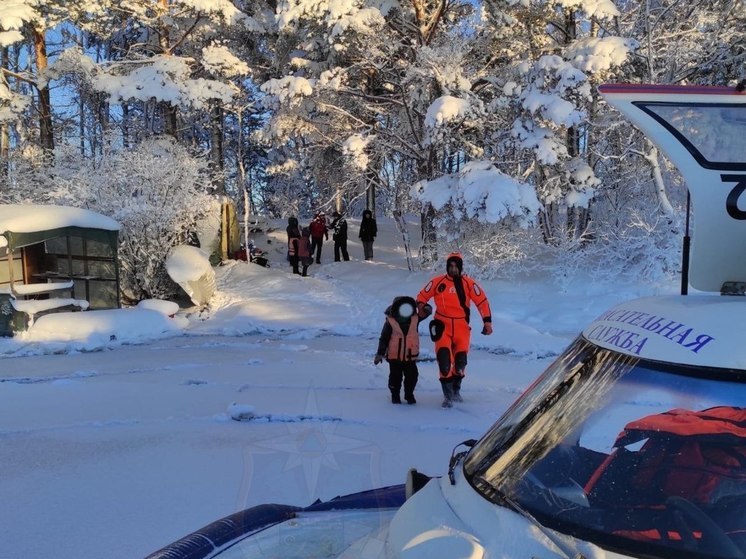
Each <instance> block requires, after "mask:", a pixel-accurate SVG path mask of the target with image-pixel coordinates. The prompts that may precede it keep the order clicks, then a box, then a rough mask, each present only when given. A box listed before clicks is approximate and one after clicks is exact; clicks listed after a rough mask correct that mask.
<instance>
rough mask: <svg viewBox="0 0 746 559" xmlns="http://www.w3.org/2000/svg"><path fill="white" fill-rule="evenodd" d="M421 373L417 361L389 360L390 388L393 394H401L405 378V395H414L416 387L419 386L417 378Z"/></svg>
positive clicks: (406, 396) (407, 396)
mask: <svg viewBox="0 0 746 559" xmlns="http://www.w3.org/2000/svg"><path fill="white" fill-rule="evenodd" d="M419 376H420V373H419V371H418V370H417V363H416V362H415V361H397V360H395V359H391V360H389V390H391V393H392V394H396V395H398V394H399V391H400V390H401V385H402V378H403V379H404V397H405V398H409V397H411V396H414V388H415V386H417V379H418V378H419Z"/></svg>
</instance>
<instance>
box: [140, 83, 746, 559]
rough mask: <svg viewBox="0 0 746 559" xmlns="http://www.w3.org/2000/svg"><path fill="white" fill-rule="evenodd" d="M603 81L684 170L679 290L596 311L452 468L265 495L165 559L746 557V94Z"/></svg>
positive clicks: (608, 93)
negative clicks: (323, 494)
mask: <svg viewBox="0 0 746 559" xmlns="http://www.w3.org/2000/svg"><path fill="white" fill-rule="evenodd" d="M600 91H601V93H602V94H603V96H604V97H605V99H606V100H607V101H608V102H609V103H610V104H611V105H613V106H614V107H616V108H617V109H618V110H619V111H621V112H622V113H623V114H624V115H625V116H626V117H627V118H628V119H629V120H631V121H632V122H633V123H634V124H635V125H637V126H638V127H639V128H640V129H641V130H642V131H643V132H645V134H647V136H648V137H649V138H651V139H652V141H653V142H655V144H656V145H657V146H658V147H660V148H661V149H662V150H663V151H665V153H666V154H667V156H668V157H669V159H670V160H671V161H672V162H673V163H674V164H675V165H676V166H677V167H678V169H679V170H680V171H681V173H682V174H683V176H684V178H685V180H686V183H687V185H688V188H689V194H690V196H691V201H692V205H693V208H694V211H695V214H694V215H695V217H696V223H695V226H694V229H693V236H692V243H691V255H690V258H688V259H687V258H685V259H684V261H685V264H686V265H685V274H684V281H683V282H682V295H680V296H666V297H649V298H644V299H639V300H635V301H631V302H628V303H624V304H622V305H619V306H617V307H615V308H613V309H610V310H609V311H607V312H605V313H604V314H602V315H601V316H600V317H598V318H597V319H596V320H595V321H594V322H593V323H591V324H590V325H589V326H588V327H587V328H586V329H585V330H584V331H583V332H582V334H581V335H580V336H579V337H578V338H577V339H576V340H575V342H573V343H572V344H571V345H570V347H569V348H567V350H565V352H564V353H563V354H562V355H561V356H560V357H559V358H558V359H557V360H556V361H555V362H554V363H553V364H552V365H551V366H550V367H549V368H548V369H547V371H545V372H544V373H543V374H542V375H541V376H540V377H539V378H538V379H537V380H536V382H535V383H534V384H533V385H532V386H531V387H530V388H529V389H528V390H527V391H526V392H525V393H524V394H523V395H522V396H521V397H520V398H519V399H518V400H517V401H516V402H515V403H514V404H513V405H512V406H511V407H510V408H509V409H508V410H507V411H506V413H505V414H504V415H503V416H502V417H501V418H500V419H499V420H498V421H497V423H495V425H494V426H493V427H492V428H491V429H490V430H489V431H488V432H487V433H486V434H485V435H484V436H483V437H482V438H481V439H480V440H479V441H465V443H464V445H465V446H464V447H463V452H459V453H455V454H454V456H453V458H452V460H451V464H450V468H449V471H448V472H447V475H443V476H442V477H437V478H432V479H431V478H428V477H425V476H422V475H420V474H417V473H416V472H410V474H409V478H408V480H407V484H406V487H405V486H400V487H393V488H384V489H381V490H376V491H371V492H366V493H363V494H357V495H350V496H348V497H345V498H340V499H336V500H332V501H329V502H328V503H318V504H315V505H313V506H311V507H308V508H305V509H299V508H296V507H283V506H276V505H264V506H263V507H264V508H262V507H256V508H254V509H249V510H248V511H244V512H243V513H239V515H242V516H239V515H233V516H232V517H229V518H228V519H223V520H222V521H219V523H221V524H219V523H215V524H214V525H211V526H208V527H205V529H203V530H202V531H200V532H198V533H195V534H192V535H190V536H188V537H187V538H184V539H183V540H180V541H179V542H175V543H174V544H173V545H172V546H170V547H169V548H165V549H164V550H161V551H159V552H157V553H156V554H153V555H152V556H151V557H152V558H156V557H163V558H165V557H169V558H172V559H175V558H183V557H220V559H234V558H235V559H239V558H240V559H249V558H257V559H258V558H265V557H282V558H284V559H288V558H295V557H304V558H305V557H337V558H341V557H346V558H353V557H354V558H356V559H363V558H370V559H382V558H387V559H394V558H400V559H433V558H443V559H459V558H464V559H467V558H468V559H488V558H489V559H496V558H516V559H518V558H521V559H524V558H525V559H558V558H561V559H600V558H607V559H618V558H646V559H651V558H654V559H687V558H691V559H712V558H728V559H735V558H739V559H746V325H745V322H746V298H745V297H744V292H745V291H746V196H744V191H746V94H743V93H742V92H739V91H737V90H736V88H726V87H692V86H648V85H605V86H602V87H601V88H600ZM685 247H686V249H687V253H688V252H689V246H688V242H685ZM689 287H691V288H692V290H693V291H694V290H696V292H697V293H696V294H688V291H689ZM641 410H644V411H643V413H641ZM457 449H458V447H457ZM405 498H406V500H405ZM402 501H403V502H402ZM200 545H201V546H202V548H203V554H202V555H199V554H198V553H200V551H199V550H198V549H197V548H198V547H199V546H200ZM190 546H191V547H190ZM187 551H189V553H191V552H194V554H188V553H187Z"/></svg>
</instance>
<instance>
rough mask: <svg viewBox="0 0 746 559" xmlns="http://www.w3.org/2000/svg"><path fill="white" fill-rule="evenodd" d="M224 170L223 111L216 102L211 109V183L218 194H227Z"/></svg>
mask: <svg viewBox="0 0 746 559" xmlns="http://www.w3.org/2000/svg"><path fill="white" fill-rule="evenodd" d="M224 168H225V161H224V143H223V109H222V108H221V107H220V105H219V104H218V101H214V104H213V106H212V108H211V109H210V181H211V182H212V187H213V189H214V190H215V193H216V194H225V180H224V177H223V169H224Z"/></svg>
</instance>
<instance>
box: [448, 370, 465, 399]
mask: <svg viewBox="0 0 746 559" xmlns="http://www.w3.org/2000/svg"><path fill="white" fill-rule="evenodd" d="M463 378H464V377H462V376H457V377H456V378H455V379H454V380H453V396H452V397H451V399H452V400H453V401H454V402H463V401H464V399H463V398H462V397H461V380H462V379H463Z"/></svg>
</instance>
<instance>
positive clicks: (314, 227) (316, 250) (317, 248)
mask: <svg viewBox="0 0 746 559" xmlns="http://www.w3.org/2000/svg"><path fill="white" fill-rule="evenodd" d="M310 229H311V256H312V257H313V256H314V255H315V256H316V264H321V247H322V246H323V245H324V239H326V240H327V241H328V240H329V228H328V227H327V226H326V216H325V215H324V212H317V213H316V215H315V216H314V218H313V221H311V225H310Z"/></svg>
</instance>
